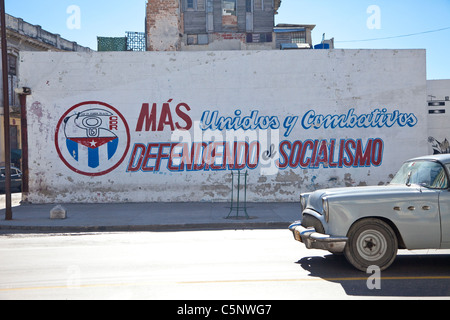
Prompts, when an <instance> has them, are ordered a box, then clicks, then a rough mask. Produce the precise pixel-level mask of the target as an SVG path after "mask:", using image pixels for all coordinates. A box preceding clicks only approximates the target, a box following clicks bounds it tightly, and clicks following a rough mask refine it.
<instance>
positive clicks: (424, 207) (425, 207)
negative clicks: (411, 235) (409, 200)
mask: <svg viewBox="0 0 450 320" xmlns="http://www.w3.org/2000/svg"><path fill="white" fill-rule="evenodd" d="M430 209H431V207H430V206H423V207H422V210H430Z"/></svg>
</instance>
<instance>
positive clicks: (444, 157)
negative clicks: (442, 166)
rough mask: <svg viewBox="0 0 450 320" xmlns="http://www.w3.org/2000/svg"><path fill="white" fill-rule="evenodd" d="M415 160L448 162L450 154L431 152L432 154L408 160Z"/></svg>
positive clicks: (449, 161)
mask: <svg viewBox="0 0 450 320" xmlns="http://www.w3.org/2000/svg"><path fill="white" fill-rule="evenodd" d="M415 160H436V161H440V162H442V163H450V154H449V153H444V154H433V155H429V156H422V157H417V158H412V159H410V160H408V161H415Z"/></svg>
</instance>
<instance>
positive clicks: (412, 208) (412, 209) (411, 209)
mask: <svg viewBox="0 0 450 320" xmlns="http://www.w3.org/2000/svg"><path fill="white" fill-rule="evenodd" d="M408 210H409V211H414V210H416V207H414V206H409V207H408Z"/></svg>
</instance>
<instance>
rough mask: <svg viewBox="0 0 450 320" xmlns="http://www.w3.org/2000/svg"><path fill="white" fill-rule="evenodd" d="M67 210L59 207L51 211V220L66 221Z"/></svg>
mask: <svg viewBox="0 0 450 320" xmlns="http://www.w3.org/2000/svg"><path fill="white" fill-rule="evenodd" d="M66 218H67V210H66V208H64V207H63V206H61V205H57V206H55V207H53V208H52V210H50V219H66Z"/></svg>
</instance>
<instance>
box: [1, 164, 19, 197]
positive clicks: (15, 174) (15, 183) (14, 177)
mask: <svg viewBox="0 0 450 320" xmlns="http://www.w3.org/2000/svg"><path fill="white" fill-rule="evenodd" d="M5 172H6V170H5V167H0V192H5V180H6V179H5ZM11 190H18V191H21V190H22V172H21V171H20V169H18V168H16V167H11Z"/></svg>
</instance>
